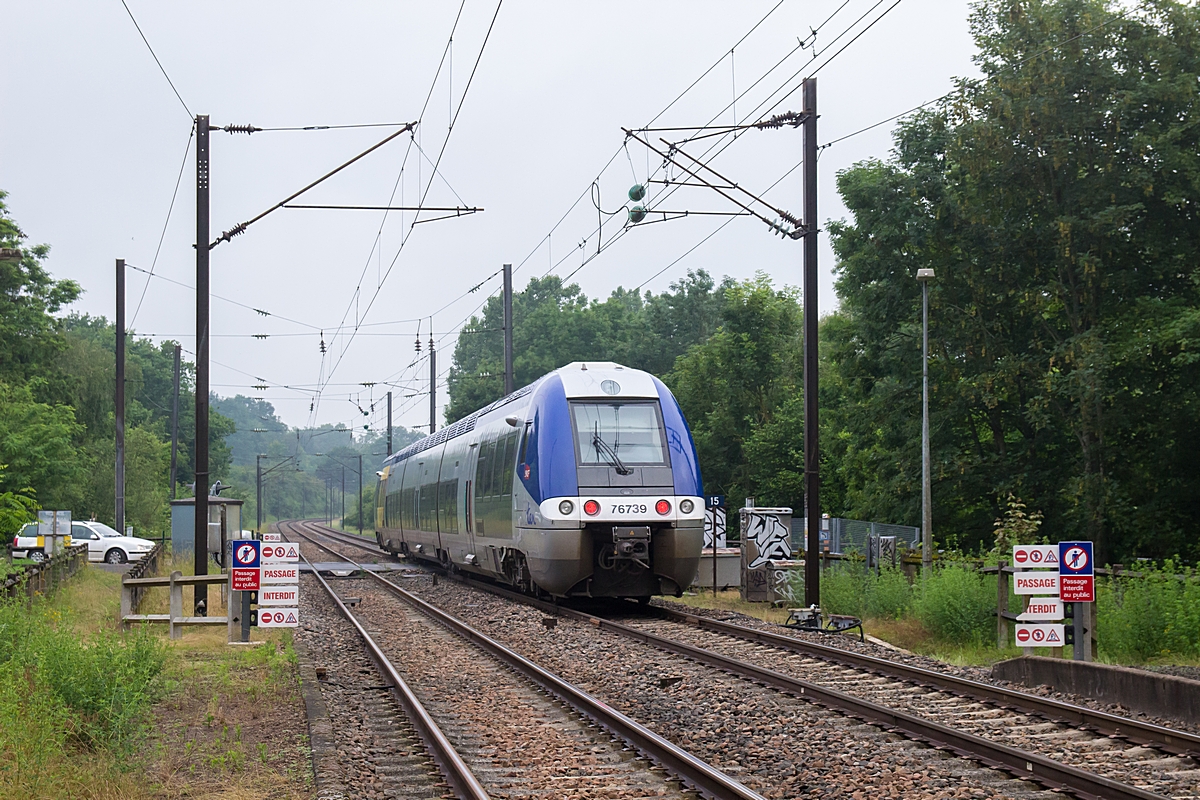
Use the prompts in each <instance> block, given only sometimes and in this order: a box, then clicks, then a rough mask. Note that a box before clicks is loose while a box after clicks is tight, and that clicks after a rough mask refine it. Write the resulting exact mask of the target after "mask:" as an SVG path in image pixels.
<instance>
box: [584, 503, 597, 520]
mask: <svg viewBox="0 0 1200 800" xmlns="http://www.w3.org/2000/svg"><path fill="white" fill-rule="evenodd" d="M583 513H585V514H587V515H588V516H589V517H594V516H596V515H597V514H599V513H600V504H599V503H597V502H596V501H595V500H588V501H587V502H586V503H584V504H583Z"/></svg>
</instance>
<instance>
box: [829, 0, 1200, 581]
mask: <svg viewBox="0 0 1200 800" xmlns="http://www.w3.org/2000/svg"><path fill="white" fill-rule="evenodd" d="M971 29H972V32H973V35H974V37H975V40H976V43H977V45H978V47H979V54H978V56H977V58H976V61H977V63H978V64H979V66H980V68H981V69H982V71H983V72H984V73H985V76H986V79H985V80H983V81H980V82H970V83H968V82H964V83H963V84H962V86H961V89H960V91H959V92H958V93H957V94H955V95H954V96H953V97H952V98H950V99H948V100H946V101H945V102H944V103H942V104H941V105H940V106H939V107H938V108H936V109H935V110H933V111H931V112H928V113H924V114H922V115H919V116H918V117H916V118H914V119H913V120H912V121H910V122H908V123H906V124H904V125H902V126H901V127H900V129H899V131H898V132H897V134H896V150H895V155H894V157H893V158H892V159H891V160H890V161H888V162H880V161H872V162H867V163H863V164H860V165H856V166H855V167H854V168H852V169H850V170H847V171H845V172H843V173H842V174H840V175H839V179H838V188H839V191H840V192H841V193H842V196H843V199H844V200H845V202H846V204H847V207H848V208H849V209H850V210H851V213H852V214H853V217H854V219H853V222H851V223H834V224H831V226H830V232H831V234H832V235H833V240H834V247H835V252H836V253H837V256H838V265H837V271H838V284H837V285H838V292H839V296H840V297H841V300H842V308H843V310H844V312H845V314H846V317H847V322H846V324H845V325H843V326H841V327H840V328H839V330H838V337H837V341H836V344H835V350H836V355H835V360H836V361H837V363H838V367H839V370H840V371H841V372H842V374H843V377H844V379H845V381H846V385H847V387H848V390H849V391H850V392H852V394H853V400H852V405H854V406H855V407H856V409H855V410H856V413H857V418H856V421H855V422H853V424H852V427H851V428H850V431H849V432H850V438H851V440H852V441H851V442H850V443H848V444H847V446H846V452H847V453H848V454H849V455H850V456H851V457H853V458H858V459H866V461H863V462H862V463H861V466H860V467H857V468H855V467H851V471H852V472H855V473H857V474H858V475H859V476H860V480H861V481H862V482H863V484H864V485H863V486H862V487H859V488H858V489H848V502H851V504H852V505H855V506H856V507H857V509H858V510H859V511H860V512H861V513H862V514H864V515H867V516H872V515H877V514H878V513H879V512H880V511H881V510H882V508H883V507H884V506H886V505H887V501H886V499H885V498H887V497H888V496H899V497H901V498H903V501H902V504H903V505H906V506H909V507H914V506H915V503H916V502H917V499H916V498H917V496H918V495H917V492H916V486H914V481H913V479H912V477H913V476H915V475H916V474H918V473H919V468H918V467H917V465H918V464H919V461H918V458H919V448H918V447H917V446H916V444H915V443H916V441H917V436H916V431H917V430H919V428H918V427H917V426H918V425H919V376H920V350H919V320H920V317H919V288H918V285H917V283H916V281H915V280H913V276H914V275H915V272H916V269H918V268H921V267H932V268H934V269H936V271H937V274H938V280H937V281H936V283H935V284H933V286H932V288H931V307H932V309H933V310H932V314H931V348H932V351H933V355H934V356H935V358H934V365H933V366H932V367H931V383H932V386H931V394H932V396H931V416H932V429H933V442H934V450H935V467H934V470H935V488H934V499H935V513H936V518H935V525H934V527H935V530H951V531H957V532H961V533H962V534H963V535H964V540H965V541H967V542H974V543H977V544H982V543H984V542H986V541H987V540H988V539H989V538H990V535H989V531H988V529H989V527H990V522H991V520H993V519H995V518H996V517H997V516H999V514H1000V508H999V502H1000V500H1001V498H1003V497H1004V496H1006V495H1007V494H1008V492H1010V491H1011V492H1013V493H1015V494H1019V495H1020V496H1022V497H1025V498H1027V499H1028V500H1030V502H1031V503H1032V504H1033V505H1035V506H1036V507H1038V508H1040V509H1042V510H1043V511H1044V513H1045V515H1046V521H1047V523H1048V527H1049V528H1050V529H1052V530H1054V531H1055V532H1056V534H1057V535H1058V536H1061V537H1063V538H1066V537H1070V536H1077V537H1080V538H1090V539H1093V540H1095V541H1096V542H1097V545H1098V548H1099V549H1100V554H1099V557H1100V558H1106V557H1109V556H1111V557H1124V556H1126V555H1128V554H1130V553H1131V552H1133V551H1134V550H1135V549H1137V550H1139V552H1140V551H1142V549H1143V548H1146V549H1148V551H1147V552H1146V554H1148V555H1154V554H1165V553H1170V552H1173V551H1175V550H1181V551H1182V550H1186V551H1189V552H1191V553H1192V554H1193V555H1195V554H1197V552H1198V551H1197V549H1196V548H1197V545H1196V538H1195V536H1194V533H1193V531H1194V525H1195V523H1194V520H1195V519H1196V518H1197V514H1198V513H1200V470H1198V469H1197V467H1196V465H1195V463H1194V459H1193V458H1192V457H1191V455H1190V454H1191V453H1192V452H1194V451H1195V449H1196V447H1197V446H1200V438H1198V437H1200V433H1198V432H1197V426H1196V425H1195V424H1194V420H1195V409H1196V407H1197V402H1198V401H1200V397H1197V392H1198V391H1200V388H1198V387H1200V371H1198V370H1200V366H1198V364H1197V360H1196V358H1195V346H1196V343H1197V333H1198V331H1200V328H1197V308H1200V281H1198V278H1197V263H1200V259H1198V256H1200V252H1198V249H1200V215H1198V214H1197V213H1196V208H1197V203H1198V201H1200V157H1198V156H1197V153H1198V152H1200V125H1197V121H1198V119H1197V115H1198V114H1200V105H1198V103H1197V100H1198V99H1200V98H1198V94H1200V87H1198V86H1197V82H1196V80H1195V76H1196V74H1198V73H1200V9H1197V8H1196V7H1195V6H1189V5H1184V4H1182V3H1179V2H1174V1H1173V0H1154V1H1153V2H1148V3H1145V4H1143V5H1141V6H1139V7H1138V8H1137V9H1130V10H1124V9H1122V8H1119V7H1117V6H1116V5H1115V4H1113V3H1109V2H1105V0H1054V1H1051V0H1026V1H1025V2H1007V1H1006V2H999V0H986V1H985V2H981V3H979V4H978V5H977V6H975V9H974V11H973V13H972V17H971ZM872 464H873V465H876V466H881V465H887V464H894V465H895V466H893V467H892V468H891V469H890V470H885V471H884V472H883V473H882V474H881V475H880V480H878V481H875V482H874V483H873V482H872V480H871V479H870V478H869V477H867V476H869V474H870V472H869V468H870V466H871V465H872ZM917 486H919V484H917ZM856 492H857V494H855V493H856ZM855 498H856V499H855ZM909 518H910V519H912V518H913V517H911V516H910V517H909Z"/></svg>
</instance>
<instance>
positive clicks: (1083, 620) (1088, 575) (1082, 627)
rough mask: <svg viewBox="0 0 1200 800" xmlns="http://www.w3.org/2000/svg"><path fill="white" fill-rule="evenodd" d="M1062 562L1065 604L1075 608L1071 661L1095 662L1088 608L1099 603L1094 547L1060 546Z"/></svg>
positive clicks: (1074, 543)
mask: <svg viewBox="0 0 1200 800" xmlns="http://www.w3.org/2000/svg"><path fill="white" fill-rule="evenodd" d="M1058 561H1059V564H1058V575H1059V585H1060V587H1061V588H1060V597H1061V598H1062V600H1063V602H1067V603H1071V604H1072V606H1073V609H1072V611H1073V613H1072V615H1071V616H1072V620H1071V621H1072V627H1073V629H1074V630H1073V631H1072V634H1073V636H1072V638H1073V639H1074V642H1073V644H1074V645H1075V646H1074V648H1073V652H1072V655H1071V657H1072V658H1073V659H1074V660H1075V661H1091V660H1092V642H1091V636H1090V634H1091V630H1090V629H1089V625H1088V617H1090V616H1091V615H1090V614H1089V613H1088V612H1089V611H1090V610H1091V608H1090V607H1089V606H1087V605H1085V604H1087V603H1094V602H1096V565H1095V563H1093V559H1092V543H1091V542H1059V543H1058Z"/></svg>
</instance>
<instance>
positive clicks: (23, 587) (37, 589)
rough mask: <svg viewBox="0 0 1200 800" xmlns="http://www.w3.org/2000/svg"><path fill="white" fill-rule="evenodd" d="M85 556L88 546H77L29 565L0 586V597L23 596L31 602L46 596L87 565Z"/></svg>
mask: <svg viewBox="0 0 1200 800" xmlns="http://www.w3.org/2000/svg"><path fill="white" fill-rule="evenodd" d="M87 555H88V546H87V545H86V544H77V545H74V546H72V547H69V548H67V549H66V550H64V551H63V552H61V553H58V554H57V555H54V556H51V557H50V558H49V559H48V560H46V561H43V562H42V563H40V564H31V565H29V566H27V567H25V569H23V570H21V572H19V573H17V574H15V575H10V576H9V577H8V578H7V579H6V580H5V581H4V583H3V584H0V597H6V598H10V599H11V598H14V597H19V596H21V595H22V594H24V595H25V598H26V601H27V602H32V601H33V599H34V598H35V597H38V596H39V595H41V596H45V595H48V594H50V593H51V592H53V591H54V590H55V589H57V588H58V586H59V584H60V583H62V582H63V581H65V580H67V579H68V578H70V577H72V576H73V575H75V573H77V572H79V568H80V567H82V566H83V565H84V564H86V563H87Z"/></svg>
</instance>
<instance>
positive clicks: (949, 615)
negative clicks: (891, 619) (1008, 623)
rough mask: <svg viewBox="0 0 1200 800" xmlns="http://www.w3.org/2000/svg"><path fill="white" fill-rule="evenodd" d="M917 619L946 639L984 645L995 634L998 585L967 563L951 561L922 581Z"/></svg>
mask: <svg viewBox="0 0 1200 800" xmlns="http://www.w3.org/2000/svg"><path fill="white" fill-rule="evenodd" d="M913 611H914V613H915V614H916V617H917V619H919V620H920V621H921V623H922V624H923V625H924V626H925V627H926V629H928V630H929V631H930V632H931V633H932V634H933V635H934V636H936V637H937V638H939V639H941V640H943V641H946V642H964V643H965V642H971V643H975V644H981V643H983V642H985V641H987V640H988V637H989V636H994V635H995V625H996V622H995V611H996V587H995V585H994V583H992V582H991V581H989V580H987V579H986V578H985V577H984V576H983V575H982V574H981V573H979V572H978V571H977V570H974V569H972V568H971V567H970V566H969V565H966V564H947V565H946V566H944V567H940V568H938V569H936V570H934V572H933V574H932V575H930V576H929V577H928V578H926V579H924V580H923V581H921V582H919V583H918V585H917V587H916V591H915V592H914V596H913Z"/></svg>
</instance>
